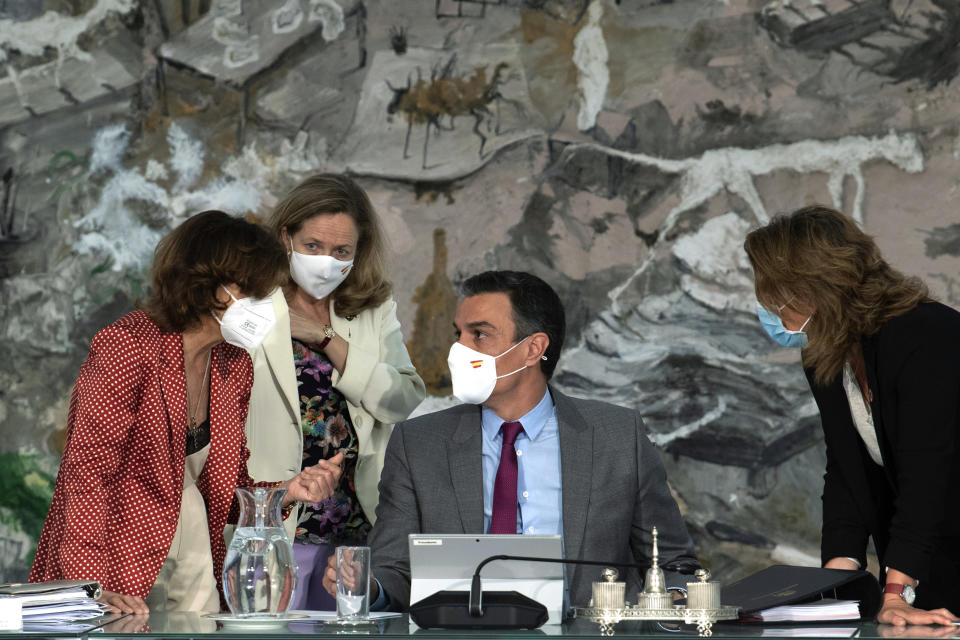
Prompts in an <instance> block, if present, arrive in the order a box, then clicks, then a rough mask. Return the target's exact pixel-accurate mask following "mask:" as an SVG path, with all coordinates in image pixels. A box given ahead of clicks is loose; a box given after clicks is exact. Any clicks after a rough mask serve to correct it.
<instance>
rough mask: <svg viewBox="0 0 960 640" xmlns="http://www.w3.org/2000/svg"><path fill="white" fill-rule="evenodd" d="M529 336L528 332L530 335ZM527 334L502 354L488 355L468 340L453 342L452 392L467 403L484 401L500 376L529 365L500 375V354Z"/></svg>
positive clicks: (451, 361)
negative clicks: (462, 342)
mask: <svg viewBox="0 0 960 640" xmlns="http://www.w3.org/2000/svg"><path fill="white" fill-rule="evenodd" d="M529 337H530V336H527V338H529ZM527 338H524V339H523V340H521V341H520V342H518V343H517V344H515V345H513V346H512V347H510V348H509V349H507V350H506V351H504V352H503V353H501V354H500V355H499V356H489V355H487V354H485V353H480V352H479V351H475V350H473V349H471V348H470V347H468V346H466V345H465V344H461V343H459V342H454V343H453V345H452V346H451V347H450V355H448V356H447V366H448V367H450V381H451V382H452V383H453V395H454V397H456V398H457V399H458V400H459V401H460V402H464V403H466V404H483V403H484V402H486V401H487V398H489V397H490V394H491V393H493V388H494V387H495V386H497V380H499V379H500V378H506V377H507V376H512V375H513V374H515V373H517V372H519V371H523V370H524V369H526V368H527V367H526V365H524V366H522V367H520V368H519V369H517V370H515V371H511V372H510V373H505V374H503V375H502V376H498V375H497V358H500V357H501V356H505V355H507V354H508V353H510V352H511V351H513V350H514V349H516V348H517V347H518V346H520V345H521V344H523V343H524V342H525V341H526V339H527Z"/></svg>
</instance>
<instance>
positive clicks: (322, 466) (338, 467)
mask: <svg viewBox="0 0 960 640" xmlns="http://www.w3.org/2000/svg"><path fill="white" fill-rule="evenodd" d="M342 473H343V452H340V453H337V455H335V456H333V457H332V458H330V459H329V460H321V461H320V462H318V463H317V464H315V465H313V466H312V467H307V468H306V469H304V470H303V471H301V472H300V473H298V474H297V475H296V476H294V477H293V478H291V479H290V480H288V481H287V483H286V488H287V495H286V496H284V498H283V506H287V505H289V504H291V503H294V502H320V501H321V500H326V499H327V498H329V497H330V496H332V495H333V492H334V490H335V489H336V488H337V484H339V482H340V475H341V474H342ZM281 486H283V485H281Z"/></svg>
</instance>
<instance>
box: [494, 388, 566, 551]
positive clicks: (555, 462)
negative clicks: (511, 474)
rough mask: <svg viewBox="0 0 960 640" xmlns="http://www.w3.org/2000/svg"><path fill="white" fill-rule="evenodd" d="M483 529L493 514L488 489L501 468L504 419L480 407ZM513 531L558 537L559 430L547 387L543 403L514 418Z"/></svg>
mask: <svg viewBox="0 0 960 640" xmlns="http://www.w3.org/2000/svg"><path fill="white" fill-rule="evenodd" d="M481 420H482V428H483V531H484V533H489V531H490V520H491V517H492V515H493V486H494V483H495V482H496V479H497V467H499V466H500V449H501V447H502V445H503V434H502V433H500V427H501V425H503V423H504V422H506V421H505V420H503V419H502V418H500V417H499V416H498V415H497V414H496V413H494V412H493V411H492V410H491V409H488V408H487V407H486V406H484V407H483V410H482V413H481ZM518 422H519V423H520V424H522V425H523V431H521V432H520V434H519V435H518V436H517V441H516V442H515V443H514V448H515V449H516V452H517V502H518V508H517V533H533V534H543V535H547V534H560V535H562V534H563V516H562V513H563V500H562V496H561V493H560V490H561V486H562V485H561V482H562V480H561V478H562V474H561V471H560V429H559V426H558V424H557V410H556V407H555V406H554V404H553V398H551V397H550V391H549V389H548V390H547V391H546V392H545V393H544V394H543V399H542V400H540V402H539V403H538V404H537V406H535V407H534V408H533V409H531V410H530V412H529V413H527V414H526V415H525V416H523V417H522V418H520V419H519V420H518Z"/></svg>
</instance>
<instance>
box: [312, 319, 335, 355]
mask: <svg viewBox="0 0 960 640" xmlns="http://www.w3.org/2000/svg"><path fill="white" fill-rule="evenodd" d="M323 335H324V336H326V337H325V338H324V339H323V340H321V341H320V344H319V345H317V348H318V349H320V351H323V350H324V349H326V348H327V345H328V344H330V341H331V340H333V337H334V336H335V335H337V332H336V331H334V330H333V327H331V326H330V325H324V327H323Z"/></svg>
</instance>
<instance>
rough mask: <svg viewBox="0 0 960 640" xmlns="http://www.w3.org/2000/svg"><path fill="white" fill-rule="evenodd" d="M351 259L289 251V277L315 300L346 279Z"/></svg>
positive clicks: (321, 297)
mask: <svg viewBox="0 0 960 640" xmlns="http://www.w3.org/2000/svg"><path fill="white" fill-rule="evenodd" d="M351 269H353V260H350V261H349V262H344V261H343V260H337V259H336V258H334V257H333V256H314V255H309V254H306V253H297V252H296V251H291V252H290V277H291V278H293V281H294V282H296V283H297V284H298V285H300V288H301V289H303V290H304V291H306V292H307V293H309V294H310V295H311V296H313V297H314V298H316V299H317V300H322V299H323V298H326V297H327V296H328V295H330V294H331V293H333V291H334V289H336V288H337V287H339V286H340V283H341V282H343V281H344V280H346V279H347V276H348V275H350V270H351Z"/></svg>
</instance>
